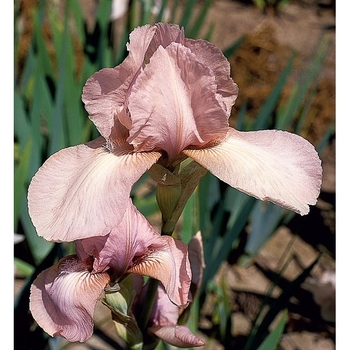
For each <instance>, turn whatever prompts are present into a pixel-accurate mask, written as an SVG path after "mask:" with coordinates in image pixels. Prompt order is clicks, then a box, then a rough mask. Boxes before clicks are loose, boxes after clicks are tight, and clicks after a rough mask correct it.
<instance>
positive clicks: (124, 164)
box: [28, 137, 160, 242]
mask: <svg viewBox="0 0 350 350" xmlns="http://www.w3.org/2000/svg"><path fill="white" fill-rule="evenodd" d="M159 157H160V153H155V152H148V153H129V152H128V151H126V150H125V149H119V151H118V150H114V152H113V153H112V152H110V151H109V150H108V149H106V147H104V139H103V138H102V137H101V138H99V139H96V140H94V141H91V142H88V143H86V144H83V145H78V146H74V147H70V148H66V149H63V150H61V151H59V152H57V153H55V154H54V155H52V156H51V157H50V158H49V159H48V160H47V161H46V162H45V163H44V165H43V166H42V167H41V168H40V169H39V170H38V172H37V173H36V175H35V176H34V178H33V179H32V182H31V184H30V186H29V190H28V206H29V213H30V216H31V218H32V221H33V223H34V226H35V227H36V229H37V233H38V235H39V236H43V237H44V238H45V239H46V240H49V241H56V242H60V241H74V240H77V239H81V238H86V237H93V236H103V235H106V234H108V233H109V232H110V231H111V230H112V229H113V228H114V227H116V226H117V225H118V223H119V222H120V220H121V219H122V218H123V216H124V212H125V202H126V201H127V200H128V198H129V196H130V191H131V188H132V186H133V185H134V183H135V182H136V181H137V180H138V179H139V178H140V177H141V175H142V174H143V173H144V172H145V171H147V170H148V169H149V168H150V167H151V166H152V164H154V163H155V162H156V161H157V159H158V158H159ZM117 209H118V210H117Z"/></svg>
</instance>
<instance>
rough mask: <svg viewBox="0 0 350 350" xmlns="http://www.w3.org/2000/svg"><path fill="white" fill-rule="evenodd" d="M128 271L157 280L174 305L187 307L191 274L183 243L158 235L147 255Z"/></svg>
mask: <svg viewBox="0 0 350 350" xmlns="http://www.w3.org/2000/svg"><path fill="white" fill-rule="evenodd" d="M128 271H129V272H132V273H137V274H140V275H144V276H149V277H152V278H155V279H157V280H158V281H160V282H161V283H162V284H163V286H164V288H165V290H166V292H167V294H168V297H169V299H170V300H171V301H172V302H173V303H174V304H176V305H178V306H182V307H185V306H187V305H188V302H189V300H188V293H189V289H190V284H191V277H192V274H191V268H190V263H189V260H188V251H187V245H186V244H185V243H183V242H181V241H179V240H175V239H173V238H172V237H169V236H160V235H159V237H158V239H157V241H156V242H154V243H153V244H152V245H151V246H150V247H149V249H148V251H147V253H146V254H145V255H144V256H143V257H141V258H140V259H139V260H138V261H136V262H135V263H134V265H133V266H132V267H131V268H130V269H129V270H128Z"/></svg>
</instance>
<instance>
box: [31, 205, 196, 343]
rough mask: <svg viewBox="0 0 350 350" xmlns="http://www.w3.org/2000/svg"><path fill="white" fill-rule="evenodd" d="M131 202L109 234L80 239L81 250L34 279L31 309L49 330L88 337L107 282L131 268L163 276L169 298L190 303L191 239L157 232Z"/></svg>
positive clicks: (115, 281) (112, 283)
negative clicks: (183, 240)
mask: <svg viewBox="0 0 350 350" xmlns="http://www.w3.org/2000/svg"><path fill="white" fill-rule="evenodd" d="M128 203H129V204H126V212H125V215H124V217H123V219H122V221H121V222H120V224H119V225H118V226H117V227H115V228H114V229H113V230H112V231H111V232H110V233H109V234H107V235H105V236H100V237H92V238H86V239H82V240H78V241H76V242H75V245H76V251H77V253H76V255H70V256H67V257H65V258H63V259H61V260H60V261H59V262H58V263H57V264H56V265H54V266H53V267H51V268H48V269H46V270H44V271H43V272H42V273H40V274H39V276H38V277H37V278H36V280H35V281H34V283H33V284H32V286H31V296H30V310H31V312H32V315H33V317H34V318H35V320H36V321H37V323H38V324H39V325H40V326H41V327H42V328H43V329H44V330H45V331H46V332H47V333H48V334H49V335H51V336H58V335H59V336H62V337H64V338H66V339H67V340H69V341H80V342H83V341H85V340H86V339H88V338H89V337H90V336H91V335H92V332H93V313H94V309H95V305H96V303H97V301H98V300H99V298H100V295H101V294H102V293H103V291H104V289H105V288H106V287H107V288H109V289H110V288H114V289H116V290H118V283H119V282H120V281H122V280H123V278H124V277H125V276H126V274H129V273H134V274H138V275H145V276H149V277H152V278H155V279H158V280H159V281H160V282H161V283H162V284H161V285H162V288H164V290H165V291H166V295H167V297H168V300H169V303H170V304H172V305H174V306H175V307H179V306H181V307H186V306H187V305H188V302H189V300H188V295H189V289H190V284H191V277H192V273H191V268H190V262H189V257H188V248H187V245H186V244H184V243H183V242H181V241H178V240H175V239H173V238H172V237H170V236H161V235H160V234H158V233H157V232H155V231H154V230H153V228H152V227H151V225H150V224H149V223H148V221H147V220H146V218H145V217H143V216H142V215H141V213H139V212H138V211H137V209H136V208H135V207H134V206H133V205H132V204H131V200H129V202H128ZM176 305H177V306H176Z"/></svg>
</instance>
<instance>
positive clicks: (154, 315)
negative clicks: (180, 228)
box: [133, 231, 205, 348]
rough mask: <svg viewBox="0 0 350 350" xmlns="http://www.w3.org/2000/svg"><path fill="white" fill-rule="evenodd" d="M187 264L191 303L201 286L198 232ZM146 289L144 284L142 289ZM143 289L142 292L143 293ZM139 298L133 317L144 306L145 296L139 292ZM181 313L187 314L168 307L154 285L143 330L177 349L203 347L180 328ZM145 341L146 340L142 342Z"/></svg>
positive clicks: (161, 288) (162, 288)
mask: <svg viewBox="0 0 350 350" xmlns="http://www.w3.org/2000/svg"><path fill="white" fill-rule="evenodd" d="M188 249H189V260H190V265H191V270H192V280H191V290H190V294H189V295H190V296H189V298H190V299H191V300H194V298H195V296H196V294H197V292H198V290H199V288H200V286H201V282H202V274H203V269H204V267H205V265H204V256H203V243H202V236H201V232H200V231H198V232H197V233H196V235H194V237H193V238H192V239H191V241H190V243H189V245H188ZM145 287H147V284H146V286H145ZM145 287H143V291H145ZM139 294H140V295H139V297H138V298H137V299H136V301H135V305H134V306H133V308H134V314H137V313H139V312H140V310H141V309H142V306H143V304H144V303H145V293H142V291H141V292H139ZM183 312H187V314H188V312H189V309H186V310H185V309H184V308H181V307H178V306H177V305H175V304H174V303H172V302H171V301H170V299H169V297H168V295H167V293H166V290H165V289H164V287H163V285H158V288H157V292H156V300H155V303H154V306H153V309H152V312H151V315H150V319H149V323H148V325H149V327H148V328H147V330H148V331H149V332H150V333H151V334H153V335H155V336H156V337H157V338H160V339H162V340H164V341H165V342H167V343H169V344H170V345H173V346H176V347H180V348H190V347H197V346H202V345H204V342H203V341H202V340H201V339H200V338H198V337H197V336H196V335H194V334H193V333H192V332H191V331H190V329H189V328H188V327H187V326H186V325H185V324H184V322H180V323H181V324H178V323H179V318H180V316H181V315H182V316H183ZM146 341H147V340H146Z"/></svg>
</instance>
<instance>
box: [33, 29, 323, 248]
mask: <svg viewBox="0 0 350 350" xmlns="http://www.w3.org/2000/svg"><path fill="white" fill-rule="evenodd" d="M127 49H128V52H129V54H128V56H127V57H126V59H125V60H124V61H123V62H122V63H121V64H120V65H118V66H116V67H114V68H105V69H102V70H100V71H98V72H96V73H95V74H93V75H92V77H90V78H89V79H88V81H87V82H86V85H85V87H84V89H83V95H82V100H83V102H84V103H85V108H86V110H87V111H88V114H89V118H90V119H91V120H92V122H93V123H94V124H95V126H96V127H97V129H98V131H99V132H100V134H101V136H100V137H99V138H97V139H95V140H93V141H91V142H87V143H85V144H81V145H77V146H73V147H70V148H66V149H63V150H60V151H58V152H57V153H56V154H54V155H52V156H51V157H50V158H49V159H48V160H47V161H46V162H45V163H44V164H43V166H42V167H41V168H40V169H39V170H38V172H37V174H36V175H35V176H34V178H33V180H32V182H31V184H30V187H29V195H28V199H29V213H30V216H31V218H32V221H33V223H34V225H35V227H36V229H37V232H38V234H39V235H40V236H43V237H44V238H45V239H47V240H52V241H71V240H75V239H82V238H87V237H94V236H105V235H107V234H108V233H109V232H110V231H111V230H112V229H113V228H114V227H116V226H117V225H118V223H119V222H120V221H121V220H122V218H123V216H124V213H125V202H126V201H127V199H128V198H129V196H130V191H131V189H132V187H133V185H134V184H135V182H136V181H137V180H138V179H139V178H140V177H141V176H142V175H143V174H144V173H145V172H146V171H147V170H149V169H150V168H151V167H152V165H154V164H155V163H158V164H161V165H162V166H163V167H165V168H167V169H169V170H171V171H172V170H173V169H175V167H176V166H177V165H178V164H179V163H181V162H182V161H183V160H185V159H186V158H191V159H192V160H193V161H195V162H197V163H199V164H200V165H201V166H203V167H204V168H206V169H207V170H209V171H210V172H211V173H212V174H214V175H215V176H217V177H218V178H219V179H220V180H222V181H224V182H226V183H227V184H229V185H230V186H232V187H234V188H236V189H238V190H240V191H242V192H245V193H247V194H249V195H251V196H254V197H256V198H258V199H260V200H268V201H271V202H274V203H276V204H279V205H281V206H283V207H285V208H288V209H291V210H294V211H295V212H297V213H299V214H301V215H305V214H307V213H308V212H309V205H314V204H316V200H317V197H318V195H319V191H320V186H321V180H322V168H321V161H320V159H319V157H318V154H317V152H316V151H315V148H314V147H313V146H312V145H311V144H310V143H309V142H308V141H307V140H305V139H303V138H302V137H300V136H298V135H295V134H292V133H289V132H285V131H279V130H261V131H251V132H240V131H238V130H235V129H234V128H232V127H230V126H229V121H228V119H229V117H230V114H231V108H232V106H233V104H234V103H235V100H236V98H237V95H238V87H237V85H236V84H235V83H234V81H233V80H232V78H231V76H230V65H229V62H228V61H227V59H226V58H225V56H224V55H223V53H222V52H221V51H220V50H219V49H218V48H216V47H215V46H213V45H212V44H210V43H208V42H206V41H204V40H192V39H188V38H186V37H185V35H184V30H183V29H180V28H179V27H178V26H177V25H172V24H163V23H158V24H156V25H145V26H142V27H138V28H136V29H135V30H134V31H133V32H132V33H131V34H130V42H129V43H128V44H127Z"/></svg>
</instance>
